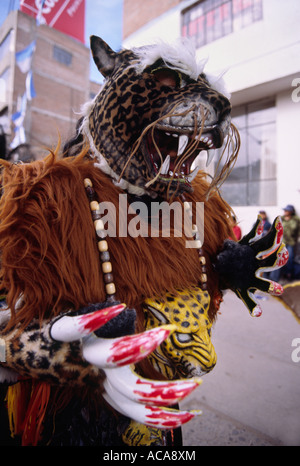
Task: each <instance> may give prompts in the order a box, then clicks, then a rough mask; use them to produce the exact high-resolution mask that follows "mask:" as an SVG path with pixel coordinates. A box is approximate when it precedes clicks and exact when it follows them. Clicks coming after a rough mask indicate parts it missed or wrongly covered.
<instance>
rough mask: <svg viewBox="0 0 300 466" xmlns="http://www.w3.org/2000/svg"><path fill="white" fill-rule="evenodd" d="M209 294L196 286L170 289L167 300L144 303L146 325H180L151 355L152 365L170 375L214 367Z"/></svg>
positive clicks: (188, 374) (190, 374) (186, 374)
mask: <svg viewBox="0 0 300 466" xmlns="http://www.w3.org/2000/svg"><path fill="white" fill-rule="evenodd" d="M209 303H210V297H209V294H208V292H207V291H203V290H201V288H198V287H193V288H191V289H189V290H181V291H178V293H177V294H176V295H175V294H172V293H168V294H166V296H165V299H164V300H159V299H147V300H146V301H145V303H144V313H145V321H146V328H147V329H149V328H153V327H157V326H159V325H162V324H173V325H175V326H176V327H177V329H176V331H175V332H173V333H172V334H171V335H170V336H169V337H168V338H167V340H165V341H164V342H163V343H162V344H161V345H160V346H159V347H158V348H157V349H156V350H155V351H154V352H153V353H151V355H150V356H149V359H150V362H151V364H152V365H153V367H154V368H155V369H156V370H157V371H159V372H160V373H161V374H163V375H164V376H165V377H167V378H168V379H174V378H176V377H177V378H178V377H195V376H201V375H203V374H205V373H206V372H209V371H211V370H212V369H213V367H214V366H215V364H216V361H217V357H216V353H215V349H214V347H213V345H212V343H211V340H210V333H211V327H212V323H211V322H210V320H209V318H208V309H209Z"/></svg>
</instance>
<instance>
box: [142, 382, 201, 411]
mask: <svg viewBox="0 0 300 466" xmlns="http://www.w3.org/2000/svg"><path fill="white" fill-rule="evenodd" d="M200 383H201V380H200V379H199V380H197V381H185V382H183V381H180V382H179V383H178V384H176V383H175V382H173V383H169V384H168V385H167V384H166V383H163V382H162V383H159V382H158V381H155V382H152V383H151V381H150V380H143V379H139V380H138V381H137V384H138V385H141V389H140V390H134V393H135V394H136V395H138V397H139V399H138V401H139V402H140V403H155V404H156V405H161V404H164V405H166V406H167V405H172V404H175V403H177V402H178V401H181V400H183V399H184V398H185V397H187V396H188V395H189V394H190V393H191V392H192V391H193V390H195V388H197V387H198V386H199V385H200ZM143 385H144V386H145V387H146V389H144V390H143ZM148 387H151V390H149V391H146V390H147V388H148Z"/></svg>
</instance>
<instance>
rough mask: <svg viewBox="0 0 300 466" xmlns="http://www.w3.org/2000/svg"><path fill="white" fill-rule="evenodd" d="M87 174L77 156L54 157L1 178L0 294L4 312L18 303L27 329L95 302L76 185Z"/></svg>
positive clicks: (83, 208)
mask: <svg viewBox="0 0 300 466" xmlns="http://www.w3.org/2000/svg"><path fill="white" fill-rule="evenodd" d="M92 170H93V164H92V163H91V162H89V161H87V160H86V159H85V158H84V157H83V156H82V157H78V158H70V159H59V158H58V157H57V156H56V155H55V154H50V155H49V156H48V157H46V158H45V159H44V160H40V161H36V162H33V163H30V164H20V165H19V164H18V165H9V166H6V167H5V168H4V170H3V173H2V185H3V195H2V198H1V202H0V249H1V252H2V256H1V286H2V289H5V290H6V293H7V301H8V305H9V306H10V308H11V309H14V308H15V305H16V301H17V300H18V298H19V297H20V296H22V297H23V302H24V313H23V314H24V316H26V317H24V318H26V320H27V321H30V319H31V318H33V317H44V316H45V315H47V314H50V313H51V315H52V316H53V315H55V314H56V313H58V312H60V310H61V309H62V308H64V309H66V308H68V307H73V306H75V307H79V306H81V305H84V304H86V303H88V302H99V301H101V300H102V299H103V296H104V290H103V285H102V281H101V279H100V270H99V260H98V255H97V252H95V248H96V245H95V241H94V229H93V228H91V224H92V219H91V217H90V212H89V207H88V201H87V197H86V195H85V191H84V184H83V180H84V178H85V177H86V176H88V175H90V173H91V171H92ZM91 270H93V273H91ZM21 311H22V310H21ZM18 315H19V313H18ZM20 315H22V312H21V313H20Z"/></svg>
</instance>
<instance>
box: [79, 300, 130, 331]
mask: <svg viewBox="0 0 300 466" xmlns="http://www.w3.org/2000/svg"><path fill="white" fill-rule="evenodd" d="M125 308H126V305H125V304H115V305H114V306H109V307H105V308H103V309H99V310H97V311H94V312H91V313H90V314H85V315H82V316H80V317H79V319H78V320H79V326H80V327H81V328H82V330H83V331H84V332H85V333H92V332H94V331H95V330H97V329H99V328H100V327H102V326H103V325H105V324H106V323H107V322H108V321H109V320H111V319H113V318H114V317H116V316H117V315H119V314H120V313H121V312H122V311H123V310H124V309H125Z"/></svg>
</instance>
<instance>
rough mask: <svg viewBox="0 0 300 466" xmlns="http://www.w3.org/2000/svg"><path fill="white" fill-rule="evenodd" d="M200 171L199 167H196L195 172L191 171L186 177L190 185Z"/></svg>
mask: <svg viewBox="0 0 300 466" xmlns="http://www.w3.org/2000/svg"><path fill="white" fill-rule="evenodd" d="M199 170H200V165H198V166H197V167H196V168H195V170H193V171H192V172H191V173H190V174H189V175H188V176H187V179H188V181H189V182H190V183H191V182H192V181H193V179H194V178H195V177H196V175H197V173H198V171H199Z"/></svg>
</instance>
